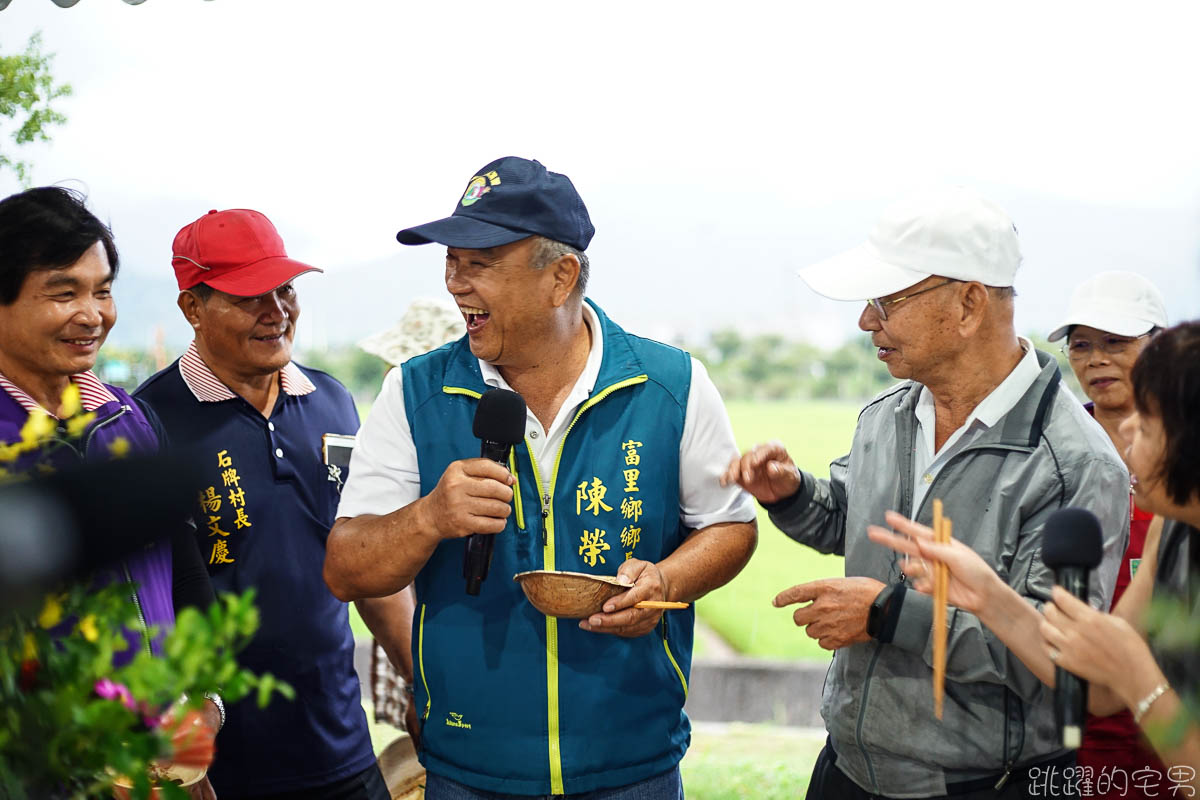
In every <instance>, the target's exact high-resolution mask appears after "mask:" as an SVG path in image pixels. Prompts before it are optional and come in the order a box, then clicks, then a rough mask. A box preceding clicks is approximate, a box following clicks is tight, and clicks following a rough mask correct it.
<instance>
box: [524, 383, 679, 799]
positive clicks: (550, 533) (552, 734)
mask: <svg viewBox="0 0 1200 800" xmlns="http://www.w3.org/2000/svg"><path fill="white" fill-rule="evenodd" d="M648 380H650V376H649V375H638V376H636V377H633V378H628V379H626V380H623V381H618V382H617V383H614V384H612V385H611V386H609V387H607V388H606V389H604V390H603V391H601V392H599V393H598V394H595V395H593V396H592V397H591V398H589V399H588V401H587V402H586V403H584V404H583V405H582V406H580V407H579V411H577V412H575V417H574V419H572V420H571V424H570V425H568V426H567V430H566V432H565V433H563V437H562V440H561V441H559V443H558V453H557V454H555V457H554V471H553V472H551V473H550V492H549V494H543V493H542V480H541V476H540V475H539V473H538V467H537V461H536V460H535V459H534V456H533V449H532V448H529V461H530V463H531V464H532V465H533V475H534V478H535V479H536V480H537V488H538V495H539V496H540V497H542V498H549V499H548V500H544V503H545V506H544V507H545V509H546V511H547V512H548V513H547V515H546V545H545V547H543V548H542V567H543V569H548V570H552V569H554V487H555V484H556V483H557V482H558V467H559V464H560V463H561V462H562V454H563V448H564V447H565V446H566V444H567V436H569V435H570V434H571V430H572V429H573V428H574V427H575V423H576V422H579V418H580V417H581V416H583V412H585V411H587V410H588V409H589V408H591V407H592V406H594V405H596V404H597V403H599V402H600V401H601V400H603V399H604V398H606V397H608V396H609V395H610V394H612V393H613V392H615V391H617V390H618V389H623V388H625V387H626V386H634V385H636V384H639V383H645V382H646V381H648ZM669 654H670V653H669V652H668V655H669ZM672 661H674V659H672ZM676 669H678V667H676ZM546 722H547V731H548V734H549V739H550V742H549V745H550V793H551V794H566V790H565V789H564V788H563V774H562V745H561V742H560V738H559V723H558V618H556V617H546Z"/></svg>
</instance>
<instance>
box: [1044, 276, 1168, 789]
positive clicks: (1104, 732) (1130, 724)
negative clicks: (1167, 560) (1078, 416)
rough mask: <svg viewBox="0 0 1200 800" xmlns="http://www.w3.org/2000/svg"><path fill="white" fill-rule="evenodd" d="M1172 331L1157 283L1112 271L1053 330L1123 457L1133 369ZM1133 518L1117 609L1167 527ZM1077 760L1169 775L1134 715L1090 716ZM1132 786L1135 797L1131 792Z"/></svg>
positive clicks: (1092, 282)
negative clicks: (1152, 340) (1154, 341)
mask: <svg viewBox="0 0 1200 800" xmlns="http://www.w3.org/2000/svg"><path fill="white" fill-rule="evenodd" d="M1166 326H1167V312H1166V308H1165V305H1164V303H1163V298H1162V294H1160V293H1159V291H1158V289H1157V288H1155V286H1154V284H1152V283H1150V281H1148V280H1146V279H1145V278H1143V277H1142V276H1141V275H1138V274H1136V273H1133V272H1119V271H1114V272H1101V273H1100V274H1099V275H1096V276H1094V277H1092V278H1089V279H1088V280H1086V281H1084V282H1083V283H1082V284H1080V285H1079V286H1078V287H1077V288H1076V289H1075V291H1074V293H1073V294H1072V295H1071V300H1070V304H1069V306H1068V311H1067V315H1066V317H1065V318H1064V320H1063V323H1062V324H1061V325H1059V326H1058V327H1057V328H1055V329H1054V330H1053V331H1051V332H1050V336H1049V340H1050V341H1051V342H1055V341H1058V340H1059V339H1064V338H1065V339H1066V341H1065V342H1064V343H1063V352H1064V353H1066V354H1067V357H1068V358H1069V359H1070V363H1071V369H1072V371H1074V373H1075V377H1076V378H1078V379H1079V385H1080V386H1082V387H1083V391H1084V393H1086V394H1087V396H1088V399H1089V400H1090V401H1091V402H1089V403H1087V409H1088V411H1090V412H1091V413H1092V416H1094V417H1095V418H1096V421H1097V422H1099V423H1100V425H1101V427H1103V428H1104V430H1105V432H1106V433H1108V436H1109V438H1110V439H1112V442H1113V445H1114V446H1115V447H1116V448H1117V452H1118V453H1124V452H1125V448H1126V446H1127V445H1128V442H1126V441H1125V440H1124V438H1123V437H1122V436H1121V435H1120V433H1119V432H1118V428H1119V427H1120V425H1121V423H1122V422H1124V421H1125V420H1126V419H1127V418H1128V417H1129V416H1130V415H1131V414H1133V413H1134V395H1133V384H1132V382H1131V381H1130V373H1131V372H1132V370H1133V364H1134V362H1135V361H1137V357H1138V355H1139V354H1140V353H1141V352H1142V348H1143V347H1145V346H1146V344H1147V343H1148V342H1149V341H1150V338H1151V337H1152V336H1154V334H1156V333H1157V332H1158V331H1159V330H1160V329H1162V328H1165V327H1166ZM1129 519H1130V522H1129V548H1128V549H1127V550H1126V551H1125V559H1124V561H1123V562H1122V564H1121V571H1120V572H1119V573H1118V574H1117V586H1116V590H1115V591H1114V593H1113V599H1112V607H1113V609H1116V608H1117V603H1118V601H1119V600H1120V599H1121V597H1122V595H1123V594H1124V592H1125V589H1126V587H1127V586H1129V582H1130V580H1132V578H1133V573H1134V572H1135V571H1137V570H1138V569H1139V568H1149V569H1151V570H1153V569H1154V561H1155V556H1156V555H1157V551H1158V541H1159V532H1160V531H1161V529H1162V520H1161V518H1160V519H1158V520H1157V521H1155V518H1154V515H1153V514H1151V513H1149V512H1146V511H1143V510H1142V509H1140V508H1138V507H1137V505H1135V504H1134V503H1133V502H1132V498H1131V499H1130V517H1129ZM1143 552H1144V553H1145V554H1146V560H1145V561H1143ZM1147 599H1148V598H1147V597H1135V596H1134V594H1133V593H1131V594H1130V596H1129V598H1128V599H1127V600H1126V602H1125V604H1124V606H1123V607H1122V609H1121V611H1122V612H1124V613H1122V616H1126V615H1128V614H1132V615H1136V616H1140V615H1141V610H1142V608H1143V607H1144V605H1145V603H1146V601H1147ZM1078 758H1079V760H1078V764H1079V766H1080V767H1084V768H1086V767H1089V766H1090V767H1092V769H1093V770H1094V771H1095V773H1096V774H1101V772H1102V771H1103V770H1107V771H1108V772H1113V771H1114V770H1116V769H1124V770H1125V771H1126V773H1128V774H1130V775H1132V774H1133V773H1134V772H1136V771H1137V770H1140V769H1145V768H1147V767H1148V768H1150V769H1156V770H1159V772H1160V774H1166V772H1165V767H1163V765H1162V763H1161V762H1160V761H1159V759H1158V758H1157V757H1156V756H1155V755H1154V751H1153V750H1152V749H1151V748H1150V746H1149V744H1148V743H1147V742H1146V741H1145V739H1144V738H1143V737H1142V735H1141V733H1140V732H1139V729H1138V726H1137V724H1136V723H1134V721H1133V716H1132V715H1131V714H1130V712H1128V711H1124V712H1121V713H1119V714H1114V715H1113V716H1111V717H1094V716H1089V717H1088V721H1087V726H1086V728H1085V729H1084V736H1083V746H1082V747H1080V748H1079V754H1078ZM1129 789H1132V791H1133V792H1134V793H1133V794H1129V793H1128V790H1129ZM1116 791H1117V788H1116V787H1114V789H1113V792H1114V794H1112V795H1111V796H1113V797H1117V796H1120V797H1126V798H1128V797H1141V796H1143V795H1142V794H1140V793H1139V792H1138V790H1137V789H1136V788H1134V787H1121V794H1120V795H1117V794H1115V792H1116ZM1095 796H1096V797H1105V796H1107V795H1105V794H1104V793H1101V794H1097V795H1095Z"/></svg>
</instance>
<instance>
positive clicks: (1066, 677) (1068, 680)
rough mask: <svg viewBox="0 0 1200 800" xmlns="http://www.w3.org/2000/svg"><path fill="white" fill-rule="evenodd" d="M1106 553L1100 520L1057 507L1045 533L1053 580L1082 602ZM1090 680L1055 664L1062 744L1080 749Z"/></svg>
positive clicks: (1045, 556) (1044, 554)
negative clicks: (1090, 576) (1089, 577)
mask: <svg viewBox="0 0 1200 800" xmlns="http://www.w3.org/2000/svg"><path fill="white" fill-rule="evenodd" d="M1103 555H1104V543H1103V538H1102V537H1101V535H1100V520H1098V519H1096V515H1095V514H1093V513H1092V512H1090V511H1085V510H1084V509H1082V508H1064V509H1061V510H1059V511H1055V512H1054V513H1053V514H1051V515H1050V518H1049V519H1048V520H1046V528H1045V531H1044V533H1043V534H1042V562H1043V563H1044V564H1045V565H1046V566H1048V567H1051V568H1053V569H1054V582H1055V583H1057V584H1058V585H1059V586H1061V587H1062V588H1064V589H1066V590H1067V591H1068V592H1070V593H1071V595H1073V596H1074V597H1077V598H1079V599H1080V600H1082V601H1083V602H1085V603H1086V602H1087V601H1088V573H1089V572H1091V571H1092V570H1093V569H1095V568H1096V567H1097V566H1099V564H1100V559H1101V557H1102V556H1103ZM1087 692H1088V685H1087V681H1085V680H1081V679H1080V678H1078V677H1076V676H1075V675H1072V674H1071V673H1070V672H1067V671H1066V670H1065V669H1063V668H1062V667H1059V666H1056V667H1055V668H1054V715H1055V717H1056V719H1057V720H1058V729H1059V730H1060V731H1062V742H1063V747H1069V748H1072V749H1077V748H1078V747H1079V745H1080V743H1081V742H1082V740H1083V723H1084V721H1085V720H1086V719H1087Z"/></svg>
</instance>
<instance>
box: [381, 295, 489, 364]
mask: <svg viewBox="0 0 1200 800" xmlns="http://www.w3.org/2000/svg"><path fill="white" fill-rule="evenodd" d="M465 332H466V326H465V325H464V323H463V318H462V314H460V313H459V311H458V308H457V307H456V306H455V305H454V304H453V303H450V302H448V301H444V300H432V299H429V298H420V299H418V300H414V301H413V302H412V304H411V305H409V307H408V308H407V309H405V311H404V314H403V315H401V317H400V321H399V322H397V323H396V324H395V325H394V326H392V327H391V328H388V329H387V330H385V331H379V332H378V333H373V334H371V335H370V336H368V337H367V338H365V339H363V340H362V341H360V342H359V343H358V346H359V347H360V348H362V349H363V350H365V351H367V352H368V353H370V354H371V355H373V356H379V357H380V358H382V359H383V360H384V361H386V362H388V363H389V364H391V365H392V366H394V367H398V366H400V365H401V364H403V363H404V362H405V361H407V360H408V359H410V358H412V357H413V356H419V355H421V354H422V353H428V352H429V351H430V350H436V349H437V348H439V347H441V346H442V345H444V344H446V343H447V342H452V341H454V340H455V339H457V338H459V337H460V336H462V335H463V334H464V333H465Z"/></svg>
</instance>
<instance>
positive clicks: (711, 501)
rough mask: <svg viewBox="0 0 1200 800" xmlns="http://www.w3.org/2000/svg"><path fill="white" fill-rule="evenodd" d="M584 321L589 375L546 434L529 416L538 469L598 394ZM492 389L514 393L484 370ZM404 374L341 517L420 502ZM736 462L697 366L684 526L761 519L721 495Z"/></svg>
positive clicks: (382, 406)
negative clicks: (594, 393)
mask: <svg viewBox="0 0 1200 800" xmlns="http://www.w3.org/2000/svg"><path fill="white" fill-rule="evenodd" d="M583 308H584V321H585V322H586V323H587V325H588V328H589V329H590V330H591V331H592V345H591V349H590V350H589V352H588V359H587V363H586V364H585V365H584V368H583V372H581V373H580V375H579V378H578V379H577V380H576V381H575V385H574V386H573V387H572V388H571V393H570V394H569V395H567V399H566V400H565V401H563V404H562V407H561V408H560V409H559V410H558V414H557V415H556V416H555V418H554V421H553V422H552V423H551V424H550V429H549V430H548V431H547V430H546V429H545V428H544V427H543V426H542V423H541V422H540V421H539V420H538V418H537V417H536V416H534V415H533V412H531V411H528V410H527V411H526V418H525V437H526V439H525V441H526V444H527V445H528V446H529V447H530V448H531V449H532V451H533V456H534V458H536V459H537V460H538V463H539V464H553V461H554V457H555V455H556V454H557V451H558V447H559V444H560V443H561V442H562V440H563V437H564V436H565V435H566V432H567V428H569V427H570V425H571V421H572V420H573V419H574V418H575V413H576V411H577V410H578V408H579V406H580V405H581V404H582V403H584V402H585V401H586V400H587V399H588V398H589V397H590V396H591V394H592V391H593V390H594V389H595V386H596V378H597V377H598V376H599V374H600V364H601V361H602V359H603V357H604V341H603V337H602V336H600V335H599V333H600V320H599V318H598V317H597V315H596V312H595V311H594V310H593V309H592V307H591V306H590V305H588V304H587V303H584V304H583ZM479 369H480V371H481V372H482V374H483V379H484V381H485V382H486V383H487V384H488V385H489V386H495V387H499V388H502V389H509V388H511V387H509V385H508V383H507V382H506V381H505V380H504V377H503V376H502V375H501V374H500V371H499V370H498V369H496V368H495V367H494V366H492V365H491V364H488V363H487V362H485V361H480V362H479ZM402 382H403V371H402V370H399V369H393V370H392V371H391V372H389V373H388V374H387V377H386V378H384V381H383V390H382V391H381V392H380V393H379V397H378V398H376V400H375V405H374V406H373V407H372V408H371V413H370V415H369V416H368V417H367V420H366V422H365V423H363V426H362V428H361V429H360V430H359V432H358V444H357V445H356V446H355V448H354V454H353V456H352V457H351V461H350V478H349V480H347V482H346V485H345V487H344V488H343V489H342V499H341V504H340V505H339V506H338V513H337V515H338V516H339V517H356V516H358V515H360V514H379V515H382V514H390V513H391V512H393V511H395V510H396V509H398V508H402V507H404V506H406V505H408V504H409V503H411V502H413V501H414V500H416V499H418V498H419V497H420V496H421V478H420V472H419V470H418V465H417V450H416V446H415V445H414V444H413V438H412V432H411V431H410V430H409V427H408V416H407V415H406V414H405V410H404V388H403V383H402ZM737 454H738V449H737V443H736V442H735V441H734V438H733V428H732V426H731V425H730V424H729V417H728V415H726V413H725V406H724V404H723V403H722V402H721V396H720V394H719V393H718V392H717V387H716V386H714V385H713V382H712V379H711V378H709V377H708V371H707V370H705V369H704V365H703V364H701V363H700V362H699V361H697V360H696V359H694V358H693V359H692V381H691V389H690V391H689V394H688V403H687V412H686V414H685V416H684V423H683V434H682V436H681V437H680V440H679V518H680V520H681V521H682V522H683V524H684V525H685V526H687V527H688V528H692V529H697V530H698V529H700V528H706V527H708V526H709V525H715V524H717V523H720V522H750V521H751V520H753V519H754V518H755V509H754V503H753V502H752V500H751V498H750V495H748V494H747V493H746V492H744V491H742V490H741V489H740V488H738V487H736V486H730V487H722V486H721V484H720V482H719V478H720V476H721V474H722V473H723V472H724V471H725V467H726V465H728V464H729V462H730V460H731V459H732V458H733V457H734V456H736V455H737Z"/></svg>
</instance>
